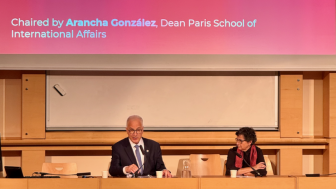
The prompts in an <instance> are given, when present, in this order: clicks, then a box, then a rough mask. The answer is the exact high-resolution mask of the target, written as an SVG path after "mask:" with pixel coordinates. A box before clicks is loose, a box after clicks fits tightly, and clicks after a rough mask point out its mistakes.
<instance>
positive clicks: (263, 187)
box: [200, 176, 296, 189]
mask: <svg viewBox="0 0 336 189" xmlns="http://www.w3.org/2000/svg"><path fill="white" fill-rule="evenodd" d="M200 185H201V187H200V188H201V189H222V188H230V189H241V188H249V189H269V188H272V189H295V188H296V179H295V178H293V177H272V176H270V177H263V178H260V177H259V178H250V179H240V178H236V179H231V178H201V181H200Z"/></svg>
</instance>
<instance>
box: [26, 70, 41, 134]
mask: <svg viewBox="0 0 336 189" xmlns="http://www.w3.org/2000/svg"><path fill="white" fill-rule="evenodd" d="M45 84H46V78H45V74H22V138H24V139H28V138H29V139H31V138H45V114H46V113H45V103H46V99H45V90H46V87H45Z"/></svg>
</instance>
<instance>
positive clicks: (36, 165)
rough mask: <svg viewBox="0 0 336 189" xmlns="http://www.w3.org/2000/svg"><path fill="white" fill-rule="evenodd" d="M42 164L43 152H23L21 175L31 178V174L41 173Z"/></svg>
mask: <svg viewBox="0 0 336 189" xmlns="http://www.w3.org/2000/svg"><path fill="white" fill-rule="evenodd" d="M44 162H45V151H44V150H23V151H22V163H21V165H22V172H23V175H24V176H31V175H32V173H33V172H40V171H42V164H43V163H44Z"/></svg>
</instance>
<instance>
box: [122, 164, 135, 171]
mask: <svg viewBox="0 0 336 189" xmlns="http://www.w3.org/2000/svg"><path fill="white" fill-rule="evenodd" d="M137 170H138V166H136V165H135V164H132V165H130V166H127V167H126V168H125V171H126V173H135V171H137Z"/></svg>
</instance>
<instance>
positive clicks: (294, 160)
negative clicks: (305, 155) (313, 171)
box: [279, 149, 302, 175]
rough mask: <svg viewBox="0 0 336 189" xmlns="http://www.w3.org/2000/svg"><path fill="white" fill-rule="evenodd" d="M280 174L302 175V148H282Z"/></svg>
mask: <svg viewBox="0 0 336 189" xmlns="http://www.w3.org/2000/svg"><path fill="white" fill-rule="evenodd" d="M279 159H280V175H302V149H280V158H279Z"/></svg>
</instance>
